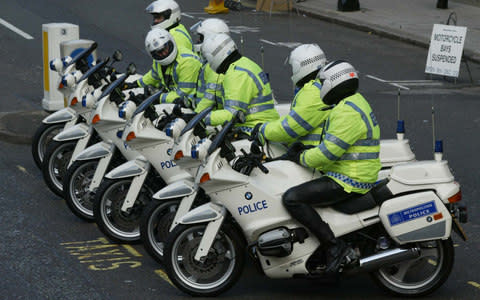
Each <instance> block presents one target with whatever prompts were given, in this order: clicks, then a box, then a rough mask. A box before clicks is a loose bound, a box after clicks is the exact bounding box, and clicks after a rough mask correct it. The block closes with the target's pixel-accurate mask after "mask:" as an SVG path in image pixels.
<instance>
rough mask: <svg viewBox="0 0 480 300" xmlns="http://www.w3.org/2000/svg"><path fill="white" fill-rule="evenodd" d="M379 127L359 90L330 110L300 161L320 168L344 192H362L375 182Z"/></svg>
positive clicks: (378, 168)
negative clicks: (313, 143) (319, 133)
mask: <svg viewBox="0 0 480 300" xmlns="http://www.w3.org/2000/svg"><path fill="white" fill-rule="evenodd" d="M379 153H380V127H379V126H378V123H377V120H376V118H375V115H374V114H373V112H372V109H371V107H370V105H369V104H368V102H367V101H366V100H365V99H364V98H363V97H362V95H360V94H359V93H357V94H355V95H352V96H349V97H347V98H345V99H343V100H342V101H340V102H339V103H338V104H337V105H336V106H335V107H334V108H333V109H332V111H331V112H330V115H329V117H328V119H327V122H326V124H325V130H324V134H323V139H322V142H321V143H320V145H318V146H317V147H315V148H312V149H309V150H306V151H304V152H303V153H302V154H301V155H300V163H301V164H302V165H304V166H308V167H312V168H316V169H318V170H320V171H323V172H324V173H325V175H326V176H328V177H330V178H332V179H333V180H335V181H336V182H337V183H338V184H340V185H341V186H342V187H343V188H344V189H345V191H346V192H356V193H361V194H364V193H366V192H368V190H370V189H371V188H372V187H373V185H374V184H375V182H376V180H377V177H378V172H379V171H380V168H381V164H380V159H379Z"/></svg>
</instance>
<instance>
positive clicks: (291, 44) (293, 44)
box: [259, 39, 301, 49]
mask: <svg viewBox="0 0 480 300" xmlns="http://www.w3.org/2000/svg"><path fill="white" fill-rule="evenodd" d="M259 41H260V42H263V43H265V44H269V45H272V46H281V47H287V48H290V49H293V48H296V47H298V46H300V45H301V43H297V42H271V41H268V40H265V39H260V40H259Z"/></svg>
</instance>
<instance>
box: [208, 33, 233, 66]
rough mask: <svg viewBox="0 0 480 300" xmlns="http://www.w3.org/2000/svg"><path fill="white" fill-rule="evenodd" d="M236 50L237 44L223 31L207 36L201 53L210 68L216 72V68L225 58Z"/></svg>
mask: <svg viewBox="0 0 480 300" xmlns="http://www.w3.org/2000/svg"><path fill="white" fill-rule="evenodd" d="M235 50H237V45H235V42H234V41H233V40H232V38H231V37H230V36H229V35H228V34H225V33H220V34H215V35H211V36H209V37H208V38H207V39H206V40H205V41H204V43H203V45H202V54H203V56H205V58H206V59H207V61H208V63H209V64H210V67H212V70H213V71H215V72H217V73H218V68H219V67H220V65H221V64H222V62H224V61H225V59H226V58H227V57H228V56H229V55H230V54H232V53H233V51H235Z"/></svg>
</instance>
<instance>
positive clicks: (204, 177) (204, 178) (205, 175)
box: [200, 173, 210, 183]
mask: <svg viewBox="0 0 480 300" xmlns="http://www.w3.org/2000/svg"><path fill="white" fill-rule="evenodd" d="M209 180H210V174H208V173H204V174H203V175H202V177H201V178H200V183H204V182H205V181H209Z"/></svg>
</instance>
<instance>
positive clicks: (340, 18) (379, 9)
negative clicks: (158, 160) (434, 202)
mask: <svg viewBox="0 0 480 300" xmlns="http://www.w3.org/2000/svg"><path fill="white" fill-rule="evenodd" d="M277 1H278V0H277ZM292 2H293V11H292V13H297V14H303V15H305V16H310V17H315V18H319V19H322V20H325V21H329V22H333V23H336V24H341V25H344V26H348V27H351V28H354V29H357V30H361V31H367V32H370V33H373V34H377V35H381V36H385V37H389V38H392V39H397V40H401V41H404V42H407V43H412V44H415V45H419V46H421V47H425V48H428V46H429V42H430V38H431V32H432V28H433V24H446V23H447V20H448V19H449V17H450V25H457V26H466V27H467V28H468V29H467V36H466V39H465V46H464V58H465V59H467V60H469V61H473V62H477V63H480V47H478V45H480V22H479V21H478V20H480V7H479V6H473V5H467V4H463V3H459V2H455V1H448V9H438V8H436V3H437V1H435V0H402V1H384V0H360V10H359V11H355V12H341V11H338V10H337V1H324V0H305V1H301V2H296V1H295V0H294V1H292ZM242 3H243V4H244V6H245V7H246V8H247V9H251V8H254V7H255V3H256V1H255V0H244V1H242ZM266 13H268V12H266ZM274 13H276V12H274ZM319 30H321V28H319ZM46 115H47V113H46V112H44V111H21V112H18V111H16V112H0V140H2V141H6V142H10V143H15V144H29V143H30V142H31V137H32V136H33V134H34V133H35V130H36V129H37V127H38V125H39V124H40V123H41V120H42V118H44V117H45V116H46ZM19 119H20V120H22V119H23V120H30V122H18V120H19Z"/></svg>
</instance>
